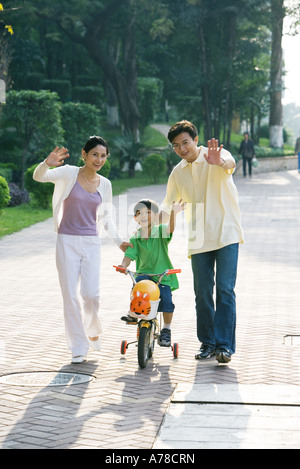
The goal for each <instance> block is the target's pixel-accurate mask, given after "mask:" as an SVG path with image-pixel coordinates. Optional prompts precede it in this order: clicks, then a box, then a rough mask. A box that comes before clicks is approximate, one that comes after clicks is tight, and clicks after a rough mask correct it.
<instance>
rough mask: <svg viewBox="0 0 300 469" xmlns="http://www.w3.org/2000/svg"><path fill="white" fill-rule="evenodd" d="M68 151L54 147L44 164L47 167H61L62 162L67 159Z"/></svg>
mask: <svg viewBox="0 0 300 469" xmlns="http://www.w3.org/2000/svg"><path fill="white" fill-rule="evenodd" d="M69 156H70V155H69V151H68V150H67V149H66V148H64V147H60V148H59V147H55V148H54V150H53V151H52V152H51V153H49V155H48V156H47V158H46V159H45V162H46V163H47V165H48V166H50V167H51V166H56V167H57V166H61V165H63V164H64V160H65V159H66V158H69Z"/></svg>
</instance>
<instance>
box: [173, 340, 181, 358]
mask: <svg viewBox="0 0 300 469" xmlns="http://www.w3.org/2000/svg"><path fill="white" fill-rule="evenodd" d="M172 350H173V357H174V358H178V351H179V345H178V344H177V343H176V344H173V347H172Z"/></svg>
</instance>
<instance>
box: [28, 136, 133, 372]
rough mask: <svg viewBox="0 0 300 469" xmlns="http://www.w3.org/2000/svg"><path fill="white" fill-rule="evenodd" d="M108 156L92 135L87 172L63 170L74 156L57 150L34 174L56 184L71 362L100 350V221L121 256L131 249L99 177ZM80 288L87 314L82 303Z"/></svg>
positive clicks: (60, 271) (59, 257)
mask: <svg viewBox="0 0 300 469" xmlns="http://www.w3.org/2000/svg"><path fill="white" fill-rule="evenodd" d="M108 154H109V150H108V145H107V143H106V141H105V140H104V139H103V138H101V137H97V136H93V137H90V138H89V140H88V141H87V142H86V144H85V146H84V147H83V149H82V158H83V161H84V166H83V167H81V168H79V167H77V166H70V165H63V164H64V160H65V159H66V158H68V157H69V156H70V155H69V153H68V150H67V149H66V148H63V147H62V148H59V147H55V148H54V150H53V151H52V152H51V153H50V154H49V155H48V156H47V158H46V159H45V161H43V162H42V163H40V164H39V165H38V166H37V168H36V169H35V171H34V174H33V179H34V180H35V181H39V182H52V183H53V184H54V185H55V188H54V194H53V203H52V206H53V219H54V228H55V231H57V233H58V235H57V243H56V265H57V270H58V275H59V282H60V286H61V291H62V296H63V305H64V318H65V330H66V337H67V344H68V347H69V349H70V351H71V353H72V363H81V362H83V361H85V357H86V355H87V352H88V349H89V346H91V347H92V348H93V349H94V350H96V351H99V350H100V339H99V335H100V334H101V332H102V328H101V323H100V320H99V318H98V312H99V302H100V259H101V239H100V231H99V225H100V222H102V224H103V225H104V228H105V229H106V231H107V232H108V233H109V235H110V237H111V238H112V239H113V240H114V241H115V243H116V244H117V245H118V246H119V247H120V248H121V249H122V251H124V252H125V250H126V248H127V247H128V246H130V244H129V243H126V242H123V241H122V239H121V238H120V236H119V235H118V233H117V229H116V227H115V224H114V222H113V219H112V215H111V209H112V189H111V183H110V181H109V180H108V179H106V178H105V177H104V176H102V175H99V174H97V172H98V171H99V170H100V169H101V168H102V166H103V165H104V164H105V162H106V159H107V157H108ZM50 168H52V169H50ZM79 283H80V294H81V297H82V300H83V314H82V312H81V307H80V302H79V298H78V285H79Z"/></svg>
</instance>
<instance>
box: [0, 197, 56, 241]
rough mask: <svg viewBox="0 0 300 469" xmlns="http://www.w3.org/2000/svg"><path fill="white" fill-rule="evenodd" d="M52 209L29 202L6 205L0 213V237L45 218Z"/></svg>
mask: <svg viewBox="0 0 300 469" xmlns="http://www.w3.org/2000/svg"><path fill="white" fill-rule="evenodd" d="M51 216H52V211H51V210H50V209H49V210H42V209H39V208H35V207H32V205H31V204H27V205H25V204H24V205H18V206H17V207H7V208H5V209H3V210H2V212H1V213H0V238H3V236H6V235H9V234H12V233H15V232H16V231H20V230H22V229H23V228H26V227H28V226H31V225H34V224H35V223H38V222H40V221H44V220H47V218H49V217H51Z"/></svg>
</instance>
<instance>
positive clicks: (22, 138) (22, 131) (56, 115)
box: [2, 90, 63, 189]
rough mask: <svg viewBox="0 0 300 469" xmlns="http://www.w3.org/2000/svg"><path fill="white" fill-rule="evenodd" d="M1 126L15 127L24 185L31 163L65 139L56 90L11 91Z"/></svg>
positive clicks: (15, 138) (43, 156)
mask: <svg viewBox="0 0 300 469" xmlns="http://www.w3.org/2000/svg"><path fill="white" fill-rule="evenodd" d="M2 119H3V122H2V127H3V128H4V131H5V126H6V127H13V129H14V133H13V135H12V136H11V138H13V139H14V142H15V146H16V147H17V148H18V150H19V155H20V160H21V165H20V166H21V168H22V177H21V188H22V189H24V186H25V183H24V176H25V172H26V169H27V167H28V165H30V164H32V163H33V162H36V161H37V160H38V159H41V158H45V155H47V154H48V153H49V149H52V148H53V147H54V146H55V145H56V144H57V145H60V144H62V143H63V140H62V137H63V129H62V127H61V117H60V103H59V100H58V96H57V94H56V93H50V92H48V91H30V90H22V91H9V92H8V94H7V100H6V105H5V107H4V110H3V115H2Z"/></svg>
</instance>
